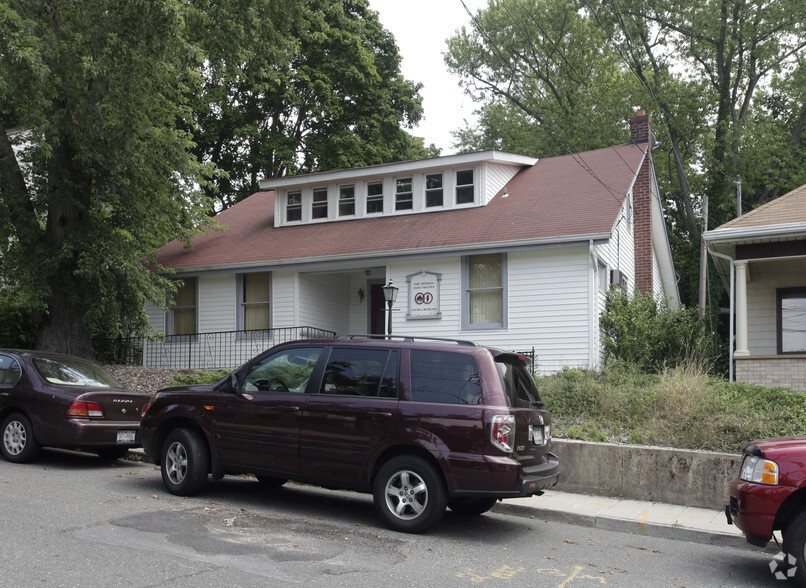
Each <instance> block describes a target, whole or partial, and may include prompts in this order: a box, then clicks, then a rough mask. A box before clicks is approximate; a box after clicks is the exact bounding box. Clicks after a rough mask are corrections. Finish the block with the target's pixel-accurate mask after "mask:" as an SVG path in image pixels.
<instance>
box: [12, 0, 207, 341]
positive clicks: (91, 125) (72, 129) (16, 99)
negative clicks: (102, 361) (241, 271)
mask: <svg viewBox="0 0 806 588" xmlns="http://www.w3.org/2000/svg"><path fill="white" fill-rule="evenodd" d="M186 10H187V8H186V5H185V4H184V3H181V2H176V1H174V0H141V1H131V2H118V1H117V0H91V1H90V0H88V1H84V2H73V1H69V0H49V1H43V0H19V1H12V2H2V3H0V30H2V31H3V34H2V35H1V36H0V63H1V64H2V66H1V67H0V104H3V111H2V113H1V114H2V118H0V274H1V275H2V284H0V286H2V288H3V289H4V290H12V291H13V290H15V289H16V290H19V291H21V292H24V293H26V294H27V295H29V296H32V297H34V298H35V307H36V308H37V309H38V312H37V320H38V340H37V347H38V348H40V349H49V350H58V351H64V352H68V353H75V354H78V355H83V356H90V357H91V356H92V349H91V345H90V330H91V325H103V327H104V328H105V330H106V332H107V333H108V334H109V335H112V336H114V335H116V334H119V333H123V334H128V333H129V332H130V330H136V329H138V328H140V327H143V326H144V324H145V316H144V310H143V308H144V303H145V301H146V300H149V299H159V298H160V297H163V298H164V293H165V292H166V290H167V289H169V288H170V286H169V284H168V281H167V280H165V279H164V278H161V277H160V276H158V275H157V274H156V273H153V272H151V271H150V270H149V268H148V267H146V265H145V264H144V263H143V260H144V259H148V258H149V257H150V256H151V255H152V254H153V252H154V251H155V250H156V248H158V247H159V246H161V245H162V244H164V243H165V242H167V241H168V240H170V239H173V238H176V237H180V238H181V237H184V238H187V237H189V236H190V235H191V234H192V233H193V231H194V227H196V226H198V225H199V224H200V223H201V222H203V221H204V220H205V219H206V216H205V213H206V211H207V210H209V208H210V203H209V202H208V201H207V200H206V199H205V198H204V196H203V194H202V193H201V191H200V190H199V188H198V186H200V185H203V184H204V181H205V179H204V178H205V173H204V172H205V169H204V166H203V165H200V164H199V163H198V162H197V160H196V158H195V157H193V156H192V155H191V154H190V147H191V142H190V136H189V135H188V133H187V132H185V131H183V130H181V129H180V128H178V125H179V124H180V121H183V120H189V118H190V111H189V110H188V109H187V103H186V99H185V97H186V96H188V95H189V94H191V93H192V91H193V89H194V88H195V87H197V86H198V84H199V83H200V81H201V78H200V76H199V75H198V73H197V72H198V71H199V69H200V66H201V63H200V61H199V57H200V55H199V53H198V51H197V50H196V49H195V48H194V47H193V46H192V45H190V44H188V43H187V35H186V30H185V20H184V19H185V16H186V15H187V13H186ZM11 126H13V127H15V129H16V130H15V131H12V129H11V128H10V127H11Z"/></svg>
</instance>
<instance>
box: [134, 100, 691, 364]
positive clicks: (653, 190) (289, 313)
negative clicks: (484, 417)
mask: <svg viewBox="0 0 806 588" xmlns="http://www.w3.org/2000/svg"><path fill="white" fill-rule="evenodd" d="M630 124H631V130H632V137H631V139H632V140H631V142H630V143H628V144H624V145H617V146H614V147H610V148H607V149H599V150H595V151H588V152H584V153H577V154H573V155H567V156H561V157H552V158H547V159H543V160H537V159H534V158H531V157H526V156H522V155H515V154H511V153H504V152H500V151H484V152H480V153H470V154H462V155H451V156H447V157H438V158H434V159H426V160H421V161H407V162H399V163H391V164H386V165H378V166H372V167H366V168H359V169H348V170H338V171H330V172H322V173H315V174H308V175H300V176H293V177H285V178H280V179H271V180H266V181H264V182H262V183H261V188H262V189H263V190H265V191H263V192H259V193H257V194H254V195H252V196H250V197H249V198H247V199H245V200H243V201H242V202H240V203H238V204H236V205H235V206H233V207H232V208H230V209H228V210H225V211H224V212H222V213H221V214H219V215H218V216H217V217H216V218H217V219H218V221H219V222H220V223H221V224H222V225H224V226H226V230H223V231H218V232H215V231H210V232H208V233H207V234H206V235H204V236H200V237H198V238H196V239H194V240H193V243H192V247H190V248H186V247H184V246H183V244H182V243H180V242H172V243H170V244H168V245H166V246H165V247H163V248H161V249H160V250H159V251H158V254H157V259H158V261H159V262H160V263H161V264H163V265H164V266H166V267H170V268H173V269H174V270H175V271H176V276H175V277H176V278H178V279H181V280H183V285H182V287H181V288H180V289H179V293H178V295H177V297H176V299H175V301H174V302H173V305H172V307H171V309H170V310H169V311H168V312H167V313H166V312H163V311H162V310H160V309H158V308H157V307H151V308H149V309H148V311H149V315H150V317H151V323H152V326H153V327H154V329H155V330H156V331H159V332H164V333H166V334H167V335H168V336H167V337H166V339H165V342H164V343H163V342H157V345H158V346H159V351H158V354H159V356H160V359H158V360H157V359H149V358H148V357H146V359H145V361H146V363H162V364H164V365H167V364H168V363H169V359H170V358H172V357H174V356H175V350H179V351H178V356H179V357H180V358H183V357H187V358H188V360H187V362H186V363H188V364H190V363H193V364H194V365H213V364H217V365H219V364H222V362H223V364H224V365H237V363H238V361H236V359H238V360H241V359H242V355H238V354H231V355H229V356H227V358H225V359H223V360H222V359H221V358H220V356H221V355H222V354H223V353H224V351H222V349H221V346H222V344H221V343H219V335H216V336H215V337H213V336H212V335H202V334H205V333H207V334H209V333H213V332H236V333H235V334H234V337H235V341H236V342H238V341H239V342H240V343H238V344H239V345H241V346H246V347H247V350H246V351H245V353H246V354H247V356H248V357H251V355H254V353H256V352H257V351H259V350H260V349H262V348H265V347H267V346H269V345H270V344H272V343H275V342H277V341H279V340H281V339H282V338H285V337H286V336H287V335H286V332H284V331H282V329H295V330H294V331H293V332H292V334H293V335H294V336H308V335H316V334H317V333H321V331H315V329H322V330H324V331H325V332H328V333H330V334H336V335H343V334H347V333H372V334H384V333H385V326H386V322H387V315H386V314H385V312H386V308H387V307H386V305H385V302H384V297H383V292H382V287H383V285H384V284H386V283H387V282H389V281H393V282H394V285H396V286H398V287H399V288H400V291H399V296H398V298H397V301H396V302H395V303H394V305H393V307H392V311H391V314H392V318H391V322H392V332H393V334H395V335H420V336H433V337H448V338H461V339H469V340H474V341H477V342H478V343H481V344H485V345H494V346H498V347H500V348H503V349H506V350H511V351H520V352H531V351H534V353H535V354H536V356H537V364H538V365H537V367H538V369H539V370H540V371H541V372H543V373H550V372H554V371H556V370H558V369H561V368H562V367H563V366H571V367H594V368H595V367H598V366H599V365H600V363H601V359H602V346H601V343H600V339H601V337H600V330H599V314H600V312H601V311H602V308H603V303H604V295H605V292H606V291H607V289H608V288H609V287H610V285H611V284H612V283H613V282H614V281H615V282H617V283H618V284H620V285H622V286H624V287H626V288H627V289H628V290H629V291H631V292H632V291H634V290H635V289H636V288H637V289H639V290H642V291H649V292H653V293H654V294H655V295H656V296H657V297H658V298H665V299H668V300H669V301H670V302H671V303H672V304H677V303H678V302H679V298H678V293H677V287H676V279H675V274H674V267H673V264H672V257H671V251H670V248H669V244H668V239H667V234H666V227H665V223H664V218H663V212H662V207H661V205H660V200H659V197H658V187H657V183H656V179H655V172H654V168H653V165H652V156H651V155H652V154H651V142H650V138H651V132H650V122H649V117H648V116H647V115H646V114H645V113H644V112H643V111H640V112H639V113H638V114H637V115H636V116H635V117H633V118H632V119H631V120H630ZM245 330H249V331H254V332H250V333H244V332H243V331H245ZM220 336H221V337H223V334H222V335H220ZM171 346H173V349H172V347H171ZM194 346H195V348H196V349H193V347H194ZM239 353H242V352H239ZM197 357H198V359H196V358H197ZM233 358H236V359H233ZM170 361H173V360H170Z"/></svg>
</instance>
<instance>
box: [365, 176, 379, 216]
mask: <svg viewBox="0 0 806 588" xmlns="http://www.w3.org/2000/svg"><path fill="white" fill-rule="evenodd" d="M382 212H383V182H369V183H368V184H367V214H376V213H382Z"/></svg>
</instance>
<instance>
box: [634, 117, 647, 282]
mask: <svg viewBox="0 0 806 588" xmlns="http://www.w3.org/2000/svg"><path fill="white" fill-rule="evenodd" d="M651 139H652V125H651V123H650V121H649V115H647V113H646V112H645V111H643V110H639V111H638V112H636V113H635V116H633V117H632V118H630V141H631V142H632V143H633V144H635V145H637V146H639V147H641V148H642V149H646V152H647V156H646V158H645V159H644V162H643V165H642V166H641V169H640V170H638V176H637V178H636V180H635V184H634V185H633V193H632V202H633V240H634V248H635V289H636V291H638V292H645V293H651V292H652V141H651Z"/></svg>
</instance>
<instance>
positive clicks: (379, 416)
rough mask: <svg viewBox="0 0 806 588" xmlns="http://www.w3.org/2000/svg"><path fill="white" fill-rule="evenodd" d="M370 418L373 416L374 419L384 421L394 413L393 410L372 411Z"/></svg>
mask: <svg viewBox="0 0 806 588" xmlns="http://www.w3.org/2000/svg"><path fill="white" fill-rule="evenodd" d="M369 418H371V419H372V420H373V421H382V420H384V419H390V418H392V413H391V412H371V413H369Z"/></svg>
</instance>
